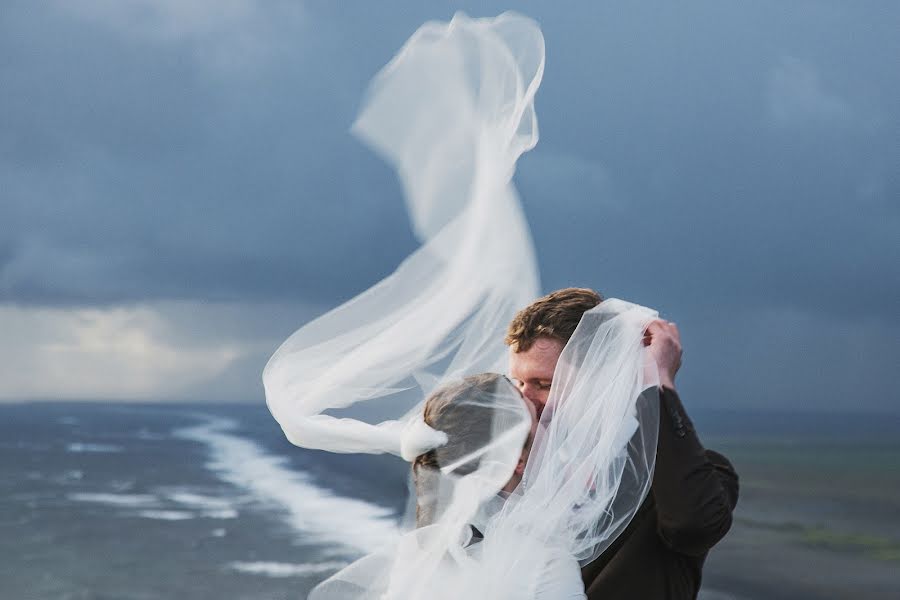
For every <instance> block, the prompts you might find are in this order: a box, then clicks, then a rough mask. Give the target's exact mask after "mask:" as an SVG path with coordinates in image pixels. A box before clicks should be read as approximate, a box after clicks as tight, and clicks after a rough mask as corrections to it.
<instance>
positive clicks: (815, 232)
mask: <svg viewBox="0 0 900 600" xmlns="http://www.w3.org/2000/svg"><path fill="white" fill-rule="evenodd" d="M509 8H515V9H516V10H518V11H520V12H522V13H524V14H527V15H529V16H531V17H534V18H535V19H537V20H538V21H539V22H540V23H541V26H542V28H543V31H544V36H545V38H546V45H547V66H546V72H545V76H544V83H543V85H542V87H541V89H540V91H539V93H538V97H537V112H538V119H539V123H540V131H541V141H540V142H539V144H538V147H537V148H536V149H535V150H533V151H532V152H530V153H529V154H527V155H525V156H524V157H523V158H522V160H521V161H520V163H519V168H518V171H517V174H516V184H517V186H518V189H519V191H520V194H521V196H522V200H523V203H524V205H525V209H526V212H527V216H528V218H529V220H530V223H531V227H532V231H533V235H534V240H535V245H536V249H537V253H538V256H539V260H540V268H541V276H542V283H543V287H544V289H545V290H547V291H550V290H552V289H556V288H559V287H564V286H569V285H579V286H590V287H594V288H596V289H598V290H600V291H602V292H603V293H604V294H605V295H607V296H614V297H620V298H625V299H629V300H633V301H636V302H639V303H642V304H646V305H650V306H654V307H656V308H658V309H659V310H660V311H661V313H663V315H664V316H666V317H667V318H668V319H670V320H674V321H676V322H677V323H678V324H679V326H680V328H681V330H682V336H683V341H684V346H685V355H684V368H683V371H682V373H681V374H680V375H679V378H680V379H679V387H680V389H681V391H682V394H683V395H684V397H685V400H686V402H687V403H688V404H689V405H692V406H699V407H713V408H722V409H727V408H739V409H751V408H759V409H765V410H771V409H786V410H829V411H890V412H900V403H898V402H897V401H896V400H895V399H894V396H895V395H894V394H892V393H891V392H890V391H888V390H889V389H890V387H889V386H890V384H889V381H890V380H892V378H893V376H894V373H895V372H896V370H897V363H898V358H900V317H898V307H900V268H898V265H900V102H898V101H897V99H898V98H900V70H898V69H897V57H898V56H900V37H898V36H897V35H896V32H897V27H898V25H900V4H898V3H896V2H893V1H884V2H875V1H855V2H846V1H830V0H813V1H808V2H803V1H794V2H783V1H781V0H772V1H769V2H765V1H756V2H736V1H722V0H715V1H712V0H710V1H704V2H679V3H673V2H648V3H639V4H638V3H633V2H611V1H602V2H596V1H579V2H567V3H552V2H546V1H541V2H538V1H533V2H516V3H514V4H511V3H499V2H464V3H451V2H436V1H435V2H422V1H420V0H404V1H402V2H364V1H359V2H339V3H338V2H328V1H324V0H323V1H317V2H311V1H299V0H298V1H288V0H271V1H267V2H263V1H261V0H260V1H254V0H190V1H188V0H79V1H78V2H67V1H63V0H58V1H47V2H33V1H31V0H4V1H3V2H2V4H0V89H2V94H0V401H21V400H31V399H108V400H126V401H127V400H204V401H205V400H209V401H245V402H262V401H263V395H262V386H261V382H260V373H261V370H262V367H263V365H264V364H265V361H266V359H267V358H268V356H269V355H270V354H271V353H272V351H274V349H275V348H276V347H277V346H278V344H279V343H280V342H281V341H283V339H284V338H286V337H287V336H288V335H289V334H290V333H291V332H292V331H293V330H294V329H296V328H297V327H298V326H299V325H301V324H302V323H303V322H305V321H306V320H308V319H309V318H311V317H313V316H315V315H316V314H319V313H321V312H323V311H324V310H327V309H328V308H329V307H332V306H335V305H336V304H338V303H339V302H341V301H343V300H346V299H348V298H350V297H352V296H353V295H355V294H357V293H359V292H360V291H362V290H364V289H366V288H367V287H368V286H370V285H371V284H372V283H374V282H376V281H378V280H379V279H381V278H382V277H384V276H385V275H387V274H388V273H390V272H391V271H392V270H393V269H394V267H395V266H396V265H397V263H398V262H399V261H401V260H402V259H403V258H404V257H405V256H406V255H407V254H409V253H410V252H411V251H412V250H413V249H415V247H416V241H415V239H414V237H413V235H412V233H411V231H410V229H409V223H408V218H407V216H406V213H405V210H404V206H403V200H402V197H401V192H400V188H399V185H398V184H397V181H396V178H395V176H394V174H393V172H392V171H391V170H390V169H389V168H388V167H387V166H386V165H385V164H384V163H383V162H381V160H380V159H379V158H378V157H376V156H375V155H374V154H372V153H371V152H370V151H369V150H368V149H367V148H365V147H364V146H363V145H361V144H360V143H359V142H358V141H357V140H356V139H354V138H353V137H352V136H351V135H350V133H349V127H350V125H351V124H352V122H353V120H354V116H355V114H356V111H357V109H358V108H359V105H360V101H361V98H362V97H363V93H364V91H365V89H366V85H367V83H368V81H369V79H370V78H371V77H372V75H374V74H375V73H376V72H377V70H378V69H379V68H380V67H381V66H382V65H383V64H384V63H385V62H387V61H388V60H389V59H390V57H391V56H392V55H393V53H394V52H395V51H396V50H397V49H398V48H399V47H400V46H401V45H402V43H403V42H404V41H405V40H406V38H407V37H409V35H410V34H411V33H412V32H413V31H414V30H415V29H416V28H417V27H418V26H419V25H420V24H421V23H422V22H424V21H426V20H429V19H440V20H446V19H449V18H450V17H451V16H452V15H453V13H454V12H455V11H456V10H463V11H465V12H467V13H468V14H470V15H471V16H488V15H494V14H497V13H499V12H502V11H503V10H506V9H509Z"/></svg>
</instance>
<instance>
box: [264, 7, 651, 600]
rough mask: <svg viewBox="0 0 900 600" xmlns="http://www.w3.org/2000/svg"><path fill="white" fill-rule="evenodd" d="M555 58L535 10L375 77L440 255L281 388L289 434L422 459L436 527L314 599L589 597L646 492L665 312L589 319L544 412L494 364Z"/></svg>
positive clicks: (423, 504) (384, 126) (528, 251)
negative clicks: (548, 63) (657, 331)
mask: <svg viewBox="0 0 900 600" xmlns="http://www.w3.org/2000/svg"><path fill="white" fill-rule="evenodd" d="M543 68H544V44H543V37H542V35H541V32H540V29H539V28H538V26H537V24H535V23H534V22H533V21H531V20H530V19H527V18H525V17H522V16H519V15H515V14H511V13H506V14H503V15H500V16H499V17H497V18H494V19H475V20H473V19H469V18H467V17H465V16H464V15H459V14H458V15H456V16H455V17H454V18H453V20H452V21H451V22H450V23H427V24H425V25H423V26H422V27H421V28H420V29H419V30H418V31H417V32H416V33H415V34H414V35H413V36H412V37H411V38H410V40H409V41H408V42H407V43H406V45H405V46H404V47H403V48H402V49H401V50H400V52H399V53H398V54H397V55H396V56H395V57H394V59H393V60H392V61H391V62H390V63H389V64H388V65H387V66H386V67H385V68H384V69H383V70H382V71H381V73H379V75H378V76H377V77H376V78H375V80H374V81H373V83H372V86H371V88H370V91H369V95H368V97H367V99H366V101H365V103H364V105H363V108H362V110H361V113H360V117H359V119H358V121H357V123H356V124H355V126H354V131H355V133H356V134H357V135H358V136H359V137H361V138H362V139H363V140H364V141H366V142H367V143H369V144H370V145H371V146H372V147H373V148H374V149H375V150H376V151H378V152H379V153H381V154H382V155H383V156H384V157H385V158H386V159H387V160H388V161H389V162H391V163H393V165H394V166H395V168H396V170H397V173H398V176H399V178H400V180H401V182H402V184H403V189H404V193H405V198H406V202H407V208H408V211H409V214H410V220H411V224H412V227H413V231H414V232H415V233H416V235H417V236H418V238H419V240H420V241H421V246H420V248H419V249H418V250H417V251H416V252H414V253H413V254H412V255H410V256H409V257H408V258H407V259H406V260H405V261H404V262H403V263H402V264H401V265H400V266H399V267H398V269H397V270H396V271H395V272H394V273H393V274H392V275H390V276H389V277H388V278H386V279H385V280H383V281H381V282H380V283H378V284H377V285H375V286H374V287H372V288H371V289H369V290H367V291H366V292H364V293H362V294H361V295H359V296H357V297H356V298H354V299H352V300H351V301H349V302H347V303H346V304H344V305H342V306H340V307H338V308H337V309H335V310H333V311H331V312H330V313H328V314H326V315H324V316H322V317H320V318H318V319H316V320H315V321H313V322H311V323H309V324H307V325H306V326H304V327H303V328H301V329H300V330H298V331H297V332H296V333H294V334H293V335H292V336H291V337H290V338H289V339H288V340H287V341H286V342H285V343H284V344H283V345H282V346H281V347H280V348H279V349H278V351H277V352H276V353H275V354H274V355H273V356H272V358H271V360H270V361H269V363H268V365H267V366H266V369H265V372H264V375H263V379H264V384H265V388H266V398H267V402H268V405H269V407H270V410H271V411H272V414H273V415H274V417H275V418H276V419H277V420H278V422H279V424H280V425H281V426H282V429H283V430H284V432H285V434H286V435H287V437H288V439H290V441H291V442H293V443H295V444H297V445H300V446H303V447H307V448H316V449H321V450H329V451H333V452H364V453H381V452H388V453H393V454H396V455H398V456H402V457H403V458H405V459H406V460H408V461H410V462H412V463H413V468H412V471H413V474H414V482H415V489H416V495H417V498H416V512H417V515H416V516H417V519H416V521H417V525H418V527H416V528H415V529H414V530H412V531H409V532H407V533H405V534H404V535H402V536H401V537H400V539H399V540H398V541H396V543H394V544H390V545H388V546H387V547H385V548H384V549H383V550H381V551H380V552H377V553H375V554H372V555H370V556H367V557H364V558H363V559H361V560H359V561H357V562H355V563H353V564H352V565H350V566H349V567H347V568H346V569H344V570H342V571H341V572H339V573H337V574H335V575H334V576H333V577H332V578H330V579H329V580H327V581H325V582H323V583H322V584H320V586H319V587H317V588H316V589H315V590H314V591H313V593H312V594H311V596H310V597H311V598H314V599H317V600H322V599H336V598H391V599H394V598H397V599H401V598H403V599H407V598H414V599H418V598H435V599H443V598H447V599H450V598H460V597H475V598H510V599H511V598H534V599H538V598H583V597H584V588H583V585H582V583H581V578H580V574H579V570H578V565H579V564H582V565H583V564H586V563H588V562H590V561H591V560H593V559H594V558H596V557H597V556H599V554H600V553H601V552H603V550H604V549H606V547H608V546H609V544H610V543H611V542H612V541H613V540H614V539H615V538H616V536H617V535H618V534H619V533H620V532H621V531H622V529H623V528H624V527H625V525H627V524H628V522H629V520H630V519H631V517H632V516H633V515H634V513H635V511H636V510H637V509H638V507H639V506H640V504H641V502H642V501H643V499H644V498H645V496H646V495H647V491H648V489H649V486H650V480H651V475H652V472H653V464H654V460H655V453H656V431H657V427H658V401H654V400H655V399H654V398H653V395H654V394H655V390H656V387H655V386H656V385H657V383H658V381H657V375H656V370H655V364H654V363H653V361H652V359H650V358H649V356H648V353H647V351H646V349H645V348H644V346H643V344H642V338H643V332H644V329H645V328H646V326H647V325H648V323H650V322H651V321H652V320H653V319H654V318H655V317H656V313H655V312H654V311H652V310H649V309H646V308H643V307H640V306H636V305H633V304H629V303H626V302H622V301H617V300H607V301H605V302H603V303H602V304H600V305H599V306H598V307H597V308H595V309H592V310H590V311H588V312H587V313H585V315H584V316H583V317H582V320H581V322H580V324H579V325H578V328H577V329H576V331H575V333H574V335H573V336H572V338H571V339H570V341H569V342H568V344H567V345H566V347H565V348H564V350H563V352H562V354H561V356H560V359H559V362H558V365H557V368H556V372H555V373H554V377H553V381H554V384H553V388H552V390H551V392H550V396H549V398H548V400H547V404H546V406H545V409H544V410H543V412H542V413H541V416H540V419H539V420H538V419H536V418H535V415H534V412H533V408H530V404H529V403H527V402H525V401H524V400H523V399H522V397H521V395H519V392H518V391H517V390H516V388H515V387H514V386H513V385H511V384H510V383H509V382H508V381H507V380H506V379H505V378H503V377H502V376H497V375H484V373H496V372H502V371H504V370H505V361H506V348H505V346H504V342H503V338H504V331H505V328H506V325H507V323H508V322H509V321H510V320H511V318H512V316H513V315H514V313H515V312H516V311H517V309H519V308H520V307H522V306H524V305H525V304H527V303H528V302H530V301H531V300H532V299H534V298H535V297H537V296H538V290H539V285H538V278H537V268H536V260H535V257H534V253H533V250H532V245H531V239H530V235H529V232H528V226H527V223H526V221H525V219H524V216H523V214H522V210H521V207H520V205H519V201H518V197H517V195H516V192H515V189H514V187H513V185H512V176H513V173H514V170H515V163H516V161H517V159H518V157H519V156H520V155H521V154H522V153H523V152H525V151H527V150H529V149H531V148H532V147H534V145H535V144H536V142H537V120H536V117H535V113H534V96H535V93H536V91H537V88H538V86H539V84H540V80H541V77H542V74H543ZM479 374H481V375H479ZM425 398H427V400H424V399H425ZM364 414H365V415H368V416H370V417H371V415H377V417H378V418H382V419H385V420H382V421H378V419H375V421H376V422H371V421H370V420H363V418H362V417H363V415H364ZM526 457H527V461H526V460H525V458H526Z"/></svg>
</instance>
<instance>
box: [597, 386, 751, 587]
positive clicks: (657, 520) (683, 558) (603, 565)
mask: <svg viewBox="0 0 900 600" xmlns="http://www.w3.org/2000/svg"><path fill="white" fill-rule="evenodd" d="M660 402H661V404H660V422H659V441H658V445H657V452H656V470H655V471H654V474H653V484H652V486H651V488H650V494H649V495H648V496H647V499H646V500H645V501H644V503H643V504H642V505H641V508H640V509H639V510H638V512H637V514H636V515H635V516H634V518H633V519H632V520H631V523H629V525H628V527H626V528H625V530H624V531H623V532H622V534H621V535H620V536H619V537H618V538H617V539H616V540H615V541H614V542H613V543H612V544H611V545H610V547H609V548H608V549H607V550H606V552H604V553H603V554H602V555H600V557H599V558H597V560H595V561H594V562H592V563H590V564H588V565H587V566H585V567H584V568H583V569H582V570H581V576H582V579H583V580H584V587H585V591H586V593H587V597H588V599H589V600H601V599H602V600H688V599H694V598H696V597H697V592H698V591H699V589H700V576H701V570H702V568H703V561H704V560H705V559H706V553H707V552H709V549H710V548H712V547H713V545H715V543H716V542H718V541H719V540H720V539H722V536H724V535H725V533H726V532H728V529H729V528H730V527H731V513H732V511H733V510H734V507H735V505H736V504H737V497H738V477H737V474H736V473H735V471H734V468H733V467H732V466H731V463H729V462H728V460H727V459H726V458H725V457H724V456H722V455H721V454H718V453H716V452H713V451H711V450H706V449H704V448H703V445H702V444H701V443H700V439H699V438H698V437H697V434H696V432H695V431H694V426H693V425H692V424H691V420H690V419H689V418H688V416H687V414H686V413H685V411H684V406H682V404H681V400H680V399H679V398H678V394H676V393H675V392H674V391H673V390H668V389H665V388H663V389H662V390H661V392H660Z"/></svg>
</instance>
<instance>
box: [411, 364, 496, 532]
mask: <svg viewBox="0 0 900 600" xmlns="http://www.w3.org/2000/svg"><path fill="white" fill-rule="evenodd" d="M504 380H505V378H504V377H503V376H502V375H497V374H496V373H482V374H481V375H473V376H471V377H466V378H465V379H462V380H461V381H457V382H455V383H451V384H449V385H446V386H444V387H442V388H439V389H438V390H436V391H435V392H433V393H432V394H431V396H429V397H428V399H427V400H426V401H425V410H424V414H423V417H424V420H425V422H426V423H427V424H428V425H429V426H431V427H432V428H433V429H436V430H438V431H442V432H444V433H446V434H447V438H448V441H447V443H446V444H445V445H443V446H441V447H439V448H435V449H434V450H430V451H428V452H426V453H425V454H420V455H419V456H417V457H416V459H415V460H414V461H413V464H412V471H413V482H414V484H415V490H416V526H417V527H422V526H424V525H428V524H430V523H432V522H433V521H434V517H435V510H436V505H435V504H436V498H437V491H438V490H436V489H434V488H435V487H436V486H437V482H438V480H439V475H438V470H439V469H440V468H441V467H443V466H446V465H451V464H454V463H456V462H458V461H459V460H460V459H463V458H464V457H465V456H467V455H469V454H473V453H476V454H477V451H478V450H479V449H481V448H483V447H484V446H485V444H487V443H488V442H489V441H490V439H491V435H492V426H493V418H494V415H495V414H496V410H494V408H493V403H494V402H495V401H496V398H497V394H496V392H497V386H498V385H499V384H500V383H502V382H503V381H504ZM478 464H479V459H478V458H473V459H472V460H471V461H469V462H468V463H464V464H463V465H461V466H459V467H457V468H456V469H454V474H455V475H457V476H463V475H468V474H469V473H471V472H473V471H474V470H475V469H477V468H478Z"/></svg>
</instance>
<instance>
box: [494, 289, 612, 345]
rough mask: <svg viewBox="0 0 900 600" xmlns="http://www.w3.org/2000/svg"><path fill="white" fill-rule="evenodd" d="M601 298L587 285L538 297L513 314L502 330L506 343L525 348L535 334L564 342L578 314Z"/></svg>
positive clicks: (576, 325)
mask: <svg viewBox="0 0 900 600" xmlns="http://www.w3.org/2000/svg"><path fill="white" fill-rule="evenodd" d="M601 302H603V296H601V295H600V294H599V293H597V292H595V291H594V290H592V289H588V288H564V289H561V290H557V291H555V292H552V293H550V294H547V295H546V296H544V297H543V298H538V299H537V300H535V301H534V302H532V303H531V304H529V305H528V306H526V307H525V308H523V309H522V310H520V311H519V312H518V313H516V316H515V317H513V320H512V322H511V323H510V324H509V327H508V328H507V330H506V344H507V345H508V346H509V347H511V348H512V351H513V352H525V351H526V350H528V349H529V348H531V345H532V344H533V343H534V341H535V340H536V339H538V338H539V337H549V338H553V339H556V340H559V341H561V342H562V343H563V344H566V343H568V341H569V338H571V337H572V334H573V333H575V328H576V327H578V323H579V322H580V321H581V316H582V315H583V314H584V313H585V312H587V311H589V310H591V309H592V308H594V307H595V306H597V305H598V304H600V303H601Z"/></svg>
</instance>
